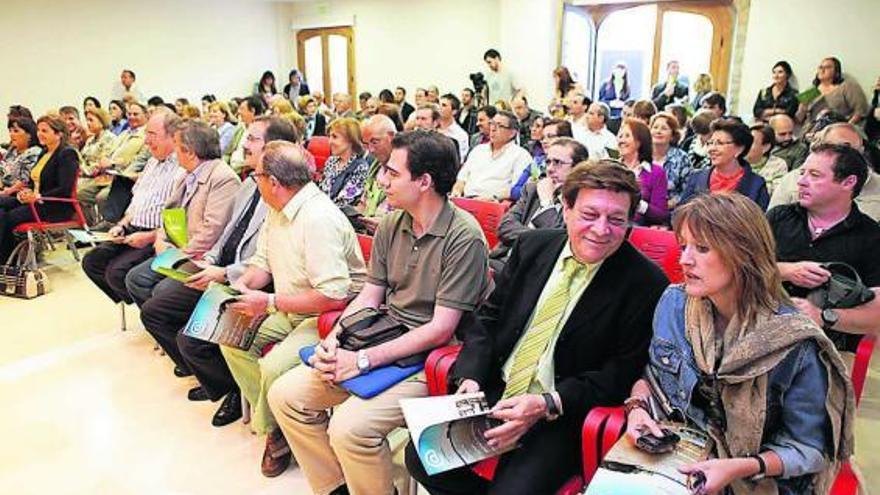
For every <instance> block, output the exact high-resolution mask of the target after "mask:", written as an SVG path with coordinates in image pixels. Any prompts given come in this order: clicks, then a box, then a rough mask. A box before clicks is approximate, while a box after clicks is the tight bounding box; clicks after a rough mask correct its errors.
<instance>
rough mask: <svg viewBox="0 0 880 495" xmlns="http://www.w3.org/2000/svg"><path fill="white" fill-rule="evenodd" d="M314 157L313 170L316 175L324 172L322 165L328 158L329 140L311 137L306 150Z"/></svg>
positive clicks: (324, 137)
mask: <svg viewBox="0 0 880 495" xmlns="http://www.w3.org/2000/svg"><path fill="white" fill-rule="evenodd" d="M306 149H308V150H309V153H311V154H312V156H314V157H315V168H316V169H317V170H316V172H317V173H318V174H320V173H322V172H323V171H324V163H326V162H327V159H328V158H330V138H328V137H327V136H312V138H311V139H309V144H308V146H307V148H306Z"/></svg>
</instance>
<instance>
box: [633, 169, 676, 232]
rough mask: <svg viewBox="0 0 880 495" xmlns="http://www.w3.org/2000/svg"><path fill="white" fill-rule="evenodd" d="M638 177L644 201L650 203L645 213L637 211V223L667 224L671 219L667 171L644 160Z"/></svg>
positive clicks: (635, 219)
mask: <svg viewBox="0 0 880 495" xmlns="http://www.w3.org/2000/svg"><path fill="white" fill-rule="evenodd" d="M638 179H639V189H641V193H642V201H644V202H646V203H647V204H648V209H647V210H645V212H644V213H639V212H638V211H637V212H636V216H635V218H634V221H635V223H637V224H638V225H665V224H666V223H667V222H668V221H669V202H668V200H667V197H668V196H667V194H666V193H667V191H666V188H667V187H668V184H667V182H666V172H664V171H663V167H661V166H659V165H656V164H648V162H642V163H641V165H640V166H639V177H638ZM639 210H641V208H639Z"/></svg>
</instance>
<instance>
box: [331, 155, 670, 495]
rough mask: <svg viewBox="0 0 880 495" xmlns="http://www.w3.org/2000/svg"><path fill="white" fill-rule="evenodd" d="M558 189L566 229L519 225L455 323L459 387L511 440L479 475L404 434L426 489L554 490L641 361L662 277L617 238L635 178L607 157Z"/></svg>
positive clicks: (410, 462)
mask: <svg viewBox="0 0 880 495" xmlns="http://www.w3.org/2000/svg"><path fill="white" fill-rule="evenodd" d="M551 149H552V148H551ZM562 197H563V200H564V204H563V216H564V218H565V225H566V230H544V229H539V230H535V231H533V232H527V233H524V234H522V235H521V236H520V238H519V240H518V242H517V243H516V244H515V246H514V248H513V252H512V253H511V255H510V259H509V260H508V262H507V264H506V265H505V267H504V270H503V271H502V272H501V275H500V276H499V280H498V284H497V286H496V287H495V290H494V291H492V293H491V295H490V296H489V299H488V300H487V301H486V302H485V303H483V304H482V305H481V306H480V308H479V309H478V311H477V315H476V318H472V319H466V320H465V321H464V322H462V324H461V325H460V328H459V333H460V334H461V335H463V336H464V347H463V348H462V351H461V354H460V355H459V357H458V360H457V361H456V363H455V368H454V369H453V372H452V378H453V380H454V383H455V384H456V386H457V391H458V392H477V391H483V392H484V393H485V394H486V397H487V399H488V401H489V403H490V405H492V406H493V412H492V416H493V417H495V418H496V419H499V420H502V421H503V422H504V424H502V425H500V426H497V427H495V428H492V429H490V430H488V431H487V432H486V434H485V435H486V438H487V439H488V441H489V445H490V446H492V447H500V448H505V447H513V446H518V448H515V449H513V450H511V451H510V452H508V453H506V454H503V455H502V456H501V459H500V461H499V464H498V468H497V470H496V471H495V476H494V479H493V480H492V481H491V482H489V481H487V480H485V479H484V478H482V477H480V476H478V475H477V474H476V473H474V472H473V471H472V470H471V468H470V467H464V468H459V469H454V470H452V471H447V472H445V473H440V474H435V475H433V476H428V475H426V474H425V471H424V468H423V467H422V464H421V462H420V461H419V459H418V457H417V456H416V455H415V452H414V450H413V448H412V444H410V445H409V446H408V447H407V456H406V458H407V468H408V469H409V470H410V472H411V473H412V474H413V476H414V477H415V478H416V480H417V481H418V482H419V483H420V484H422V486H424V487H425V488H426V489H427V490H428V491H429V492H430V493H432V494H435V495H437V494H464V493H468V494H481V493H504V494H534V493H553V492H554V491H555V490H557V489H558V488H559V487H560V486H562V484H563V483H564V482H565V481H566V480H567V479H568V478H570V477H571V476H572V475H574V474H575V473H577V472H578V471H579V470H580V468H581V462H580V458H581V456H580V443H579V442H577V441H572V439H577V438H578V437H579V435H580V431H581V428H582V426H583V421H584V418H585V417H586V415H587V413H588V412H589V410H590V409H591V408H593V407H595V406H598V405H604V404H613V403H619V402H620V401H622V400H623V398H624V397H625V396H626V395H627V392H628V391H629V387H630V386H631V385H632V383H633V382H634V381H635V379H636V378H637V377H638V375H639V374H640V373H641V371H642V369H643V368H644V365H645V363H646V360H647V355H646V353H645V349H646V347H647V345H648V341H649V340H650V339H651V319H652V316H653V312H654V307H655V305H656V303H657V300H658V299H659V298H660V294H661V293H662V292H663V289H664V288H665V287H666V286H667V285H668V281H667V279H666V277H665V276H664V275H663V273H662V272H661V271H660V269H659V268H658V267H657V266H656V265H654V264H653V263H651V262H650V261H649V260H648V259H646V258H645V257H644V256H642V255H641V254H639V253H638V252H637V251H636V250H635V248H634V247H632V246H631V245H630V244H629V243H626V242H624V241H625V238H626V232H627V227H628V224H629V220H630V219H631V218H632V216H633V214H634V213H635V209H636V204H637V201H638V197H639V186H638V184H637V183H636V178H635V176H633V174H632V173H630V172H629V171H628V170H626V169H625V168H624V167H621V166H620V165H619V164H618V163H616V162H613V161H607V160H603V161H599V162H598V163H591V164H588V165H580V166H578V167H576V168H574V169H573V170H572V171H571V173H570V174H569V175H568V178H566V180H565V184H564V185H563V192H562ZM621 328H625V329H627V331H625V332H621V331H620V329H621ZM315 488H317V487H315ZM319 492H320V491H319ZM364 493H366V492H364ZM377 493H379V492H378V491H377Z"/></svg>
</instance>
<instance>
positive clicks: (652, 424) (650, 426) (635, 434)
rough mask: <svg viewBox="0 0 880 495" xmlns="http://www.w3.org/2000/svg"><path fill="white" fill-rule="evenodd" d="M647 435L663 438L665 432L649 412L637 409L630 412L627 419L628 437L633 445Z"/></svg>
mask: <svg viewBox="0 0 880 495" xmlns="http://www.w3.org/2000/svg"><path fill="white" fill-rule="evenodd" d="M646 434H650V435H654V436H655V437H662V436H663V431H662V430H660V425H658V424H657V422H656V421H654V419H653V418H651V415H650V414H648V411H646V410H644V409H642V408H641V407H637V408H635V409H633V410H632V411H630V412H629V416H627V418H626V436H627V437H629V439H630V440H632V443H636V440H638V439H639V437H640V436H642V435H646Z"/></svg>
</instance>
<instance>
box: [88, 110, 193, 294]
mask: <svg viewBox="0 0 880 495" xmlns="http://www.w3.org/2000/svg"><path fill="white" fill-rule="evenodd" d="M179 124H180V118H179V117H177V116H176V115H175V114H173V113H171V112H170V111H168V112H165V111H163V112H157V113H155V114H153V116H152V117H151V118H150V121H149V122H148V123H147V129H146V145H147V146H148V147H149V149H150V154H151V155H152V157H151V158H150V159H149V161H147V164H146V166H145V167H144V171H143V173H142V175H141V177H140V179H139V180H138V181H137V182H136V183H135V185H134V189H133V190H132V199H131V204H129V206H128V209H126V211H125V216H124V217H123V218H122V220H120V221H119V223H117V224H116V225H115V226H114V227H113V228H111V229H110V234H111V235H112V236H113V238H114V239H113V242H107V243H104V244H101V245H100V246H98V247H96V248H95V249H93V250H92V251H91V252H90V253H88V254H87V255H86V256H85V257H84V258H83V261H82V266H83V270H84V271H85V272H86V275H87V276H88V277H89V279H91V281H92V282H94V283H95V285H97V286H98V288H99V289H101V290H102V291H103V292H104V293H105V294H107V296H108V297H109V298H110V299H112V300H113V302H117V303H118V302H123V301H124V302H126V303H129V304H131V303H132V302H133V301H132V299H131V297H130V296H129V295H128V291H127V290H126V288H125V275H126V274H127V273H128V271H129V270H131V269H132V268H133V267H135V266H137V265H138V264H140V263H142V262H143V261H144V260H146V259H148V258H149V257H151V256H153V241H154V240H155V238H156V229H158V228H159V227H160V226H161V225H162V209H163V207H164V205H165V201H166V200H167V199H168V196H169V195H170V194H171V191H172V189H173V188H174V184H175V179H177V177H178V176H179V175H180V174H181V173H182V170H181V169H180V167H178V165H177V157H176V156H175V155H174V130H175V129H176V128H177V126H178V125H179Z"/></svg>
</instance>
